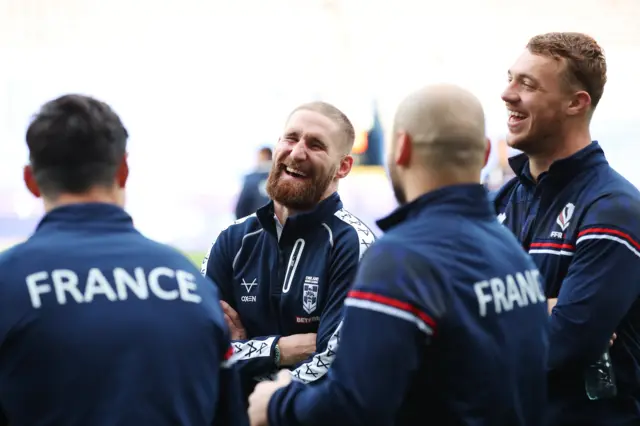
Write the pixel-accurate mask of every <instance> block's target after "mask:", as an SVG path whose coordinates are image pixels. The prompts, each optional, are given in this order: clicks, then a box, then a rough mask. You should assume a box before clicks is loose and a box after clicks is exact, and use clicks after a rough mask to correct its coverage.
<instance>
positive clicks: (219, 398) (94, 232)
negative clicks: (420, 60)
mask: <svg viewBox="0 0 640 426" xmlns="http://www.w3.org/2000/svg"><path fill="white" fill-rule="evenodd" d="M26 139H27V145H28V147H29V165H28V166H26V167H25V169H24V180H25V183H26V185H27V188H28V189H29V191H31V193H32V194H34V195H35V196H36V197H42V199H43V202H44V207H45V211H46V214H45V216H44V217H43V218H42V220H41V221H40V223H39V225H38V227H37V229H36V230H35V232H34V233H33V235H32V236H31V237H30V238H29V239H28V240H27V241H26V242H24V243H22V244H18V245H17V246H15V247H13V248H11V249H10V250H8V251H6V252H4V253H2V254H1V255H0V356H1V358H2V362H0V418H2V417H3V419H0V424H7V423H8V424H10V425H34V426H36V425H50V426H58V425H59V426H63V425H64V426H86V425H93V426H100V425H105V426H106V425H115V424H118V425H158V426H162V425H166V426H169V425H176V424H180V425H192V426H201V425H212V424H216V425H218V424H220V425H234V426H235V425H243V424H246V423H247V418H246V412H245V411H244V407H243V404H242V401H241V399H240V393H239V382H238V378H237V376H236V374H237V372H236V371H235V370H234V367H233V362H234V360H233V358H232V357H231V354H232V350H231V348H230V342H229V336H228V329H227V327H226V324H225V323H224V317H223V313H222V310H221V308H220V305H219V303H220V301H219V297H218V292H217V290H216V287H215V286H214V285H213V284H212V283H211V281H209V280H208V279H205V278H203V277H201V276H200V275H199V274H198V270H197V269H196V268H194V267H193V265H192V264H191V262H190V261H189V260H188V259H187V258H185V257H184V256H183V255H181V254H179V253H178V252H177V251H176V250H174V249H172V248H170V247H168V246H165V245H163V244H159V243H157V242H154V241H152V240H150V239H148V238H146V237H144V236H143V235H141V234H140V233H139V232H138V231H137V230H136V229H135V228H134V226H133V223H132V220H131V217H130V216H129V215H128V214H127V213H126V212H125V211H124V210H123V205H124V188H125V184H126V182H127V177H128V175H129V168H128V165H127V159H126V144H127V131H126V130H125V128H124V126H123V125H122V122H121V121H120V118H119V117H118V116H117V115H116V114H115V112H113V110H112V109H111V108H110V107H109V106H108V105H107V104H105V103H103V102H100V101H98V100H96V99H93V98H90V97H86V96H80V95H67V96H62V97H60V98H57V99H55V100H52V101H50V102H48V103H46V104H45V105H44V106H43V107H42V108H41V109H40V111H39V112H38V114H37V115H36V116H35V118H34V119H33V121H32V122H31V124H30V125H29V128H28V130H27V135H26ZM3 420H4V421H3Z"/></svg>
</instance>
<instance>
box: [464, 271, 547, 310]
mask: <svg viewBox="0 0 640 426" xmlns="http://www.w3.org/2000/svg"><path fill="white" fill-rule="evenodd" d="M473 289H474V290H475V292H476V297H477V298H478V307H479V311H480V316H481V317H484V316H486V315H487V305H488V304H489V303H492V302H493V308H494V310H495V313H496V314H499V313H502V312H508V311H510V310H512V309H513V308H515V307H524V306H527V305H529V304H534V303H541V302H544V301H546V300H547V299H546V297H545V296H544V293H543V292H542V287H541V285H540V272H539V271H538V270H537V269H530V270H527V271H524V272H517V273H515V274H513V275H507V276H506V277H504V278H499V277H495V278H491V279H488V280H484V281H479V282H477V283H475V284H474V285H473Z"/></svg>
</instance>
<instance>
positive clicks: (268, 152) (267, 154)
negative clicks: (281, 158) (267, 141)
mask: <svg viewBox="0 0 640 426" xmlns="http://www.w3.org/2000/svg"><path fill="white" fill-rule="evenodd" d="M259 153H260V155H264V156H265V157H267V158H268V159H269V160H271V159H272V157H273V151H272V150H271V148H269V147H268V146H263V147H262V148H260V151H259Z"/></svg>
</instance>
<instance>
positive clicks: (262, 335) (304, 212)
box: [202, 102, 374, 395]
mask: <svg viewBox="0 0 640 426" xmlns="http://www.w3.org/2000/svg"><path fill="white" fill-rule="evenodd" d="M353 142H354V130H353V126H352V125H351V122H350V121H349V119H348V118H347V117H346V116H345V115H344V114H343V113H342V112H341V111H340V110H339V109H338V108H336V107H335V106H333V105H331V104H328V103H325V102H313V103H309V104H304V105H301V106H299V107H298V108H296V109H295V110H294V111H293V112H292V113H291V114H290V116H289V117H288V119H287V121H286V123H285V127H284V131H283V133H282V136H281V137H280V138H279V140H278V143H277V144H276V146H275V150H274V162H273V165H272V168H271V172H270V173H269V178H268V180H267V185H266V188H267V193H268V194H269V196H270V197H271V199H272V200H273V201H271V202H270V203H269V204H267V205H266V206H264V207H262V208H260V209H258V211H257V212H256V214H253V215H251V216H248V217H245V218H243V219H240V220H238V221H236V222H235V223H233V224H232V225H230V226H229V227H228V228H227V229H225V230H223V231H222V232H221V233H220V235H219V236H218V238H217V239H216V241H215V243H214V244H213V246H212V247H211V250H210V252H209V254H208V255H207V256H206V257H205V259H204V261H203V264H202V273H203V274H204V275H206V276H208V277H210V278H211V279H212V280H213V281H214V282H216V284H217V285H218V286H219V288H220V292H221V296H222V300H223V307H224V310H225V314H226V315H225V318H226V319H227V322H228V324H229V327H230V329H231V335H232V339H233V340H234V342H233V346H234V348H235V351H236V353H237V354H238V356H239V357H240V359H239V361H238V364H239V365H240V368H241V375H242V377H243V378H244V383H245V386H246V392H247V395H248V392H250V391H251V390H252V389H253V387H254V386H255V383H256V380H261V379H263V378H265V377H269V376H270V375H271V374H273V373H274V372H276V371H277V370H278V369H280V368H289V369H291V370H293V372H294V373H293V374H294V377H295V378H296V379H297V380H300V381H303V382H306V383H311V382H317V381H319V380H321V379H323V378H324V377H325V375H326V373H327V371H328V369H329V367H330V365H331V362H332V361H333V358H334V356H335V352H336V350H337V347H338V341H339V329H340V325H339V324H340V321H341V319H342V304H343V302H344V298H345V297H346V294H347V291H348V289H349V287H350V286H351V281H352V280H353V277H354V276H355V273H356V270H357V267H358V262H359V260H360V257H361V256H362V254H363V253H364V252H365V250H366V249H367V247H368V246H369V244H371V243H372V242H373V240H374V234H373V232H372V231H371V230H370V229H369V228H367V226H366V225H364V224H363V223H362V222H361V221H360V220H359V219H357V218H356V217H355V216H353V215H352V214H351V213H349V212H348V211H346V210H345V209H344V208H343V207H342V201H341V200H340V196H339V195H338V192H337V190H338V182H339V181H340V179H343V178H345V177H346V176H347V175H348V174H349V172H350V171H351V166H352V164H353V158H352V157H351V155H350V152H351V148H352V146H353Z"/></svg>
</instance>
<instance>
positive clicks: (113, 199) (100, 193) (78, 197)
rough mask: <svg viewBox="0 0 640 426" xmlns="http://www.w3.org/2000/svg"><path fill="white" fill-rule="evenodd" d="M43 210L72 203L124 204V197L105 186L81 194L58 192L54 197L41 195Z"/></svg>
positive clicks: (121, 205)
mask: <svg viewBox="0 0 640 426" xmlns="http://www.w3.org/2000/svg"><path fill="white" fill-rule="evenodd" d="M43 201H44V210H45V211H46V212H49V211H51V210H53V209H55V208H57V207H62V206H68V205H72V204H84V203H104V204H114V205H117V206H120V207H123V206H124V197H123V195H122V194H120V191H114V190H113V189H106V188H104V189H103V188H93V189H90V190H89V191H88V192H85V193H82V194H60V195H58V196H57V197H55V198H46V197H43Z"/></svg>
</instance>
